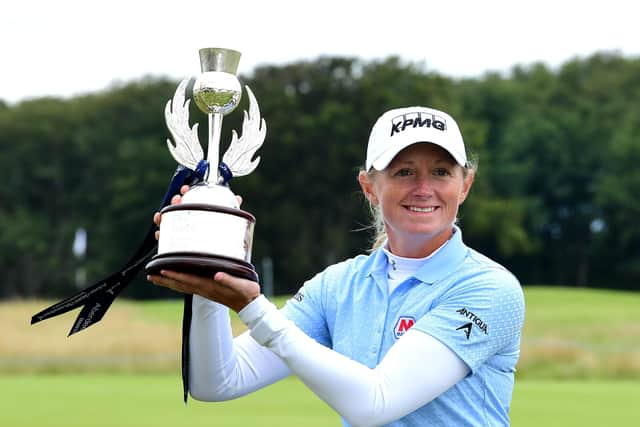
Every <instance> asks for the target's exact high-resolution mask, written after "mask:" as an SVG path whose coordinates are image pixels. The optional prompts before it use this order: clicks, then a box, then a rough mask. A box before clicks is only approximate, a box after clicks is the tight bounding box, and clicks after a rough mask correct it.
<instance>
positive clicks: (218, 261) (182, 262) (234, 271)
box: [145, 252, 258, 282]
mask: <svg viewBox="0 0 640 427" xmlns="http://www.w3.org/2000/svg"><path fill="white" fill-rule="evenodd" d="M160 270H172V271H179V272H181V273H189V274H195V275H197V276H209V277H213V275H214V274H216V273H217V272H218V271H222V272H225V273H228V274H231V275H232V276H236V277H241V278H243V279H248V280H252V281H254V282H257V281H258V273H256V271H255V270H254V268H253V265H251V264H250V263H248V262H245V261H240V260H236V259H233V258H228V257H224V256H214V255H206V254H194V253H179V252H177V253H170V254H162V255H156V256H154V257H153V258H151V261H150V262H149V263H148V264H147V265H146V266H145V271H146V272H147V274H152V275H158V274H160Z"/></svg>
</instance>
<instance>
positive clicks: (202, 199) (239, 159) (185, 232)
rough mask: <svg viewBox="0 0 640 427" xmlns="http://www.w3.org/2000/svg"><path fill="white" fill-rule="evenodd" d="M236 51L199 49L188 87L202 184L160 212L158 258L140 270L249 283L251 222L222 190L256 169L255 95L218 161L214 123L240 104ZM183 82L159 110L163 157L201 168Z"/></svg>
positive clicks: (258, 123)
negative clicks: (204, 135) (205, 127)
mask: <svg viewBox="0 0 640 427" xmlns="http://www.w3.org/2000/svg"><path fill="white" fill-rule="evenodd" d="M239 61H240V52H237V51H234V50H230V49H221V48H206V49H200V64H201V68H202V73H201V74H200V75H199V76H198V77H197V79H196V80H195V82H194V84H193V99H194V101H195V103H196V104H197V106H198V107H199V108H200V110H202V111H203V112H204V113H205V114H207V115H208V117H209V145H208V155H207V161H208V163H209V169H208V172H207V174H206V175H205V179H204V181H203V182H201V183H200V184H197V185H195V186H193V187H192V188H191V189H190V190H189V191H188V192H187V193H186V194H185V195H184V197H183V199H182V203H180V204H178V205H172V206H167V207H165V208H164V209H162V211H161V213H162V222H161V224H160V240H159V241H158V253H157V255H155V256H154V257H153V258H152V259H151V261H150V262H149V263H148V264H147V265H146V271H147V273H158V272H159V271H160V270H162V269H166V270H176V271H183V272H190V273H195V274H207V275H208V274H211V273H215V272H217V271H225V272H228V273H230V274H233V275H235V276H239V277H245V278H248V279H251V280H257V278H258V276H257V274H256V272H255V270H254V268H253V265H252V264H251V247H252V242H253V229H254V225H255V218H254V217H253V215H251V214H250V213H248V212H245V211H243V210H241V209H240V208H239V204H238V201H237V199H236V197H235V195H234V194H233V193H232V192H231V190H230V189H229V186H228V180H229V179H230V178H231V177H238V176H244V175H248V174H250V173H251V172H253V170H254V169H255V168H256V167H257V166H258V163H259V162H260V158H259V157H258V158H255V159H253V157H254V155H255V153H256V151H257V150H258V148H260V146H261V145H262V143H263V142H264V138H265V135H266V125H265V122H264V119H261V117H260V110H259V108H258V103H257V102H256V98H255V96H254V95H253V93H252V92H251V89H249V87H248V86H245V88H246V91H247V95H248V96H249V112H248V113H247V112H246V111H245V112H244V122H243V124H242V133H241V136H238V134H237V133H236V132H235V131H233V133H232V138H231V143H230V145H229V148H228V149H227V151H226V152H225V154H224V156H223V157H222V162H220V163H219V159H218V157H219V145H220V135H221V130H222V119H223V117H224V116H225V115H227V114H229V113H230V112H232V111H233V110H234V109H235V108H236V107H237V106H238V103H239V102H240V97H241V95H242V88H241V87H240V82H239V81H238V78H237V77H236V72H237V68H238V62H239ZM188 85H189V80H183V81H182V82H181V83H180V84H179V85H178V88H177V89H176V92H175V94H174V96H173V100H172V101H168V102H167V105H166V108H165V119H166V123H167V127H168V128H169V131H170V132H171V135H172V136H173V141H174V143H172V142H171V140H169V139H167V146H168V147H169V151H170V152H171V155H172V156H173V157H174V158H175V159H176V161H177V162H178V163H180V164H181V165H183V166H185V167H186V168H188V169H191V170H193V171H196V170H197V169H198V168H201V167H202V166H203V159H204V154H203V151H202V147H201V145H200V141H199V140H198V124H197V123H196V124H194V125H193V126H190V125H189V103H190V100H189V99H187V86H188Z"/></svg>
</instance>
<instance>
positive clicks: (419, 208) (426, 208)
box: [407, 206, 437, 213]
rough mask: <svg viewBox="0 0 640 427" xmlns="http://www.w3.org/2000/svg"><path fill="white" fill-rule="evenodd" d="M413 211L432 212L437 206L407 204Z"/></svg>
mask: <svg viewBox="0 0 640 427" xmlns="http://www.w3.org/2000/svg"><path fill="white" fill-rule="evenodd" d="M407 209H409V210H410V211H411V212H421V213H430V212H433V211H435V210H436V209H437V207H436V206H428V207H420V206H407Z"/></svg>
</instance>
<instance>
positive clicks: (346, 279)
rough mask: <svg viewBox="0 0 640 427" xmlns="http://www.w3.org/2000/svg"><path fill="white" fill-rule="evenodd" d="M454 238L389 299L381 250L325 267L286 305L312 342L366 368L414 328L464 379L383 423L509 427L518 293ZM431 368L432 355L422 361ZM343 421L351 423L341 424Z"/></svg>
mask: <svg viewBox="0 0 640 427" xmlns="http://www.w3.org/2000/svg"><path fill="white" fill-rule="evenodd" d="M454 231H455V232H454V234H453V236H452V237H451V239H450V240H449V241H448V242H447V243H446V244H445V245H444V246H443V247H442V249H441V250H440V251H438V252H437V253H436V254H435V255H434V256H433V257H430V258H428V259H427V260H426V261H425V264H424V265H423V266H422V267H421V268H420V269H419V270H418V271H417V272H416V273H415V275H414V276H413V277H409V278H408V279H407V280H405V281H404V282H403V283H401V284H400V285H399V286H398V287H397V288H396V289H395V290H394V291H393V292H392V293H391V295H389V294H388V290H387V289H388V288H387V256H386V255H385V254H384V252H383V251H382V250H381V249H378V250H376V251H374V252H372V253H371V255H368V256H366V255H360V256H357V257H355V258H351V259H349V260H346V261H344V262H341V263H339V264H335V265H332V266H330V267H328V268H327V269H326V270H324V271H323V272H321V273H319V274H318V275H316V276H315V277H314V278H312V279H311V280H309V281H308V282H306V283H305V284H304V286H303V287H302V288H300V291H299V292H298V293H297V294H296V295H295V296H294V298H292V299H291V300H290V301H289V302H287V304H286V306H285V307H284V308H283V312H284V313H285V315H286V316H287V317H288V318H289V319H291V320H292V321H294V322H295V323H296V325H298V327H300V328H301V329H302V330H303V331H305V333H307V334H308V335H309V336H311V337H312V338H314V339H315V340H316V341H318V342H319V343H321V344H323V345H325V346H327V347H329V348H332V349H334V350H335V351H337V352H339V353H342V354H344V355H346V356H348V357H350V358H351V359H354V360H356V361H359V362H360V363H362V364H364V365H366V366H368V367H370V368H373V367H375V366H376V365H378V363H379V362H380V361H381V360H382V358H383V357H384V355H385V354H386V353H387V351H388V350H389V348H390V347H391V346H392V345H393V344H394V343H395V342H396V341H397V340H398V339H400V337H401V336H402V335H403V334H404V332H406V331H407V330H408V329H409V328H411V327H413V328H416V329H418V330H420V331H423V332H425V333H427V334H429V335H431V336H433V337H435V338H437V339H438V340H440V341H441V342H442V343H444V344H445V345H447V346H448V347H449V348H450V349H452V350H453V351H454V352H455V353H456V354H457V355H458V357H460V359H462V360H463V361H464V362H465V363H466V364H467V365H468V366H469V368H470V370H471V373H470V374H469V375H468V376H467V377H466V378H464V379H463V380H462V381H460V382H459V383H458V384H456V385H455V386H453V387H452V388H450V389H449V390H447V391H446V392H445V393H443V394H442V395H440V396H439V397H437V398H436V399H434V400H433V401H431V402H429V403H428V404H426V405H425V406H423V407H421V408H419V409H417V410H416V411H414V412H412V413H411V414H409V415H407V416H405V417H403V418H401V419H400V420H398V421H396V422H393V423H391V424H389V425H390V426H448V427H449V426H507V425H509V405H510V402H511V395H512V392H513V383H514V372H515V366H516V362H517V361H518V356H519V354H520V350H519V348H520V333H521V330H522V324H523V322H524V311H525V310H524V297H523V294H522V288H521V287H520V283H519V282H518V280H517V279H516V278H515V277H514V276H513V275H512V274H511V273H510V272H509V271H508V270H506V269H505V268H504V267H502V266H501V265H499V264H497V263H496V262H494V261H492V260H491V259H489V258H487V257H485V256H484V255H481V254H480V253H478V252H476V251H475V250H473V249H471V248H469V247H467V246H466V245H465V244H464V243H463V241H462V232H461V231H460V229H459V228H457V227H455V230H454ZM424 361H425V363H429V355H428V354H425V356H424ZM343 423H344V424H345V425H348V424H347V423H346V421H344V420H343Z"/></svg>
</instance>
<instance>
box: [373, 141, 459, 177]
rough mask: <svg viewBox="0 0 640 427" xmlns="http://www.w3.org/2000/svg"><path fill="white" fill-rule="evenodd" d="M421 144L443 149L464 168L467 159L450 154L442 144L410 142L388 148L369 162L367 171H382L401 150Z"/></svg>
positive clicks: (456, 154)
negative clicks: (372, 169)
mask: <svg viewBox="0 0 640 427" xmlns="http://www.w3.org/2000/svg"><path fill="white" fill-rule="evenodd" d="M423 143H426V144H433V145H437V146H438V147H440V148H442V149H444V150H445V151H446V152H447V153H449V154H450V155H451V157H453V159H454V160H455V161H456V162H457V163H458V164H459V165H460V166H462V167H465V166H466V164H467V159H466V158H465V157H462V156H460V154H458V153H452V152H451V151H450V150H449V149H448V148H447V147H445V146H444V145H442V144H439V143H437V142H431V141H410V142H406V143H404V144H401V145H396V146H394V147H392V148H390V149H389V150H387V151H385V152H384V153H382V154H381V155H379V156H378V158H377V159H375V160H374V161H373V162H371V166H369V168H368V169H367V170H371V168H374V169H376V170H379V171H381V170H384V169H386V168H387V166H389V163H391V161H392V160H393V159H394V158H395V157H396V156H397V155H398V153H399V152H401V151H402V150H404V149H405V148H407V147H409V146H411V145H413V144H423Z"/></svg>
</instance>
